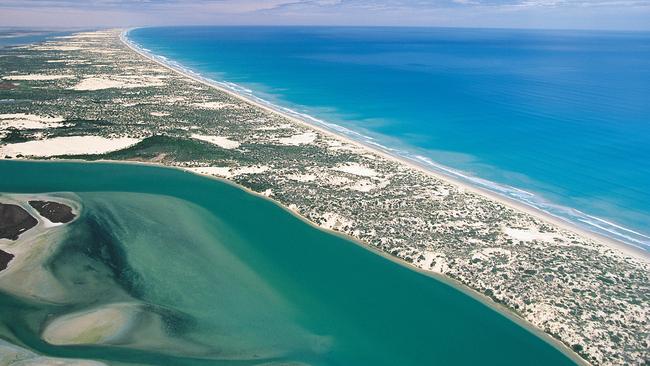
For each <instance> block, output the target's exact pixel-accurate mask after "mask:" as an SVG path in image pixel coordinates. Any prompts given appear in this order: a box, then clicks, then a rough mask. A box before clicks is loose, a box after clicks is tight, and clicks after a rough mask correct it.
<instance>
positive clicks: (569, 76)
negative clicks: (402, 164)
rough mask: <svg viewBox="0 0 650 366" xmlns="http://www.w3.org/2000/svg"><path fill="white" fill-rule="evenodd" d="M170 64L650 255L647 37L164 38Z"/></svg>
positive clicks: (163, 56) (378, 33)
mask: <svg viewBox="0 0 650 366" xmlns="http://www.w3.org/2000/svg"><path fill="white" fill-rule="evenodd" d="M128 38H129V39H130V40H131V41H132V42H133V43H135V44H136V45H138V46H139V47H140V48H142V49H144V50H145V51H147V52H149V53H151V54H154V55H157V57H158V58H159V59H160V60H163V61H165V62H167V63H168V64H170V65H172V66H175V67H178V68H183V69H185V70H187V71H189V72H193V73H195V74H197V75H200V76H201V77H203V78H206V79H210V80H212V81H214V82H215V83H218V84H220V85H222V86H225V87H227V88H229V89H231V90H233V91H235V92H237V93H239V94H241V95H244V96H247V97H249V98H253V99H256V100H257V101H260V102H262V103H266V104H268V105H270V106H272V107H273V108H275V109H278V110H280V111H283V112H285V113H289V114H292V115H294V116H297V117H300V118H303V119H305V120H307V121H309V122H311V123H315V124H319V125H321V126H325V127H327V128H329V129H331V130H334V131H337V132H339V133H343V134H346V135H348V136H349V137H352V138H354V139H357V140H359V141H361V142H364V143H366V144H369V145H373V146H375V147H378V148H380V149H382V150H384V151H387V152H389V153H391V154H394V155H396V156H400V157H404V158H408V159H411V160H412V161H414V162H416V163H418V164H420V165H423V166H425V167H427V168H429V169H431V170H435V171H438V172H442V173H444V174H448V175H450V176H453V177H455V178H457V179H460V180H462V181H464V182H467V183H470V184H473V185H476V186H478V187H481V188H484V189H488V190H490V191H493V192H496V193H499V194H501V195H503V196H506V197H509V198H512V199H515V200H518V201H520V202H522V203H525V204H528V205H530V206H533V207H536V208H538V209H541V210H543V211H545V212H547V213H549V214H552V215H554V216H557V217H559V218H562V219H564V220H567V221H569V222H571V223H574V224H576V225H579V226H581V227H582V228H585V229H588V230H591V231H594V232H597V233H600V234H603V235H606V236H609V237H611V238H615V239H618V240H621V241H623V242H626V243H628V244H631V245H635V246H637V247H641V248H644V249H646V250H650V190H649V189H648V187H650V97H649V96H650V33H648V32H645V33H642V32H609V31H608V32H605V31H550V30H549V31H544V30H505V29H445V28H395V27H161V28H139V29H135V30H132V31H130V32H129V33H128Z"/></svg>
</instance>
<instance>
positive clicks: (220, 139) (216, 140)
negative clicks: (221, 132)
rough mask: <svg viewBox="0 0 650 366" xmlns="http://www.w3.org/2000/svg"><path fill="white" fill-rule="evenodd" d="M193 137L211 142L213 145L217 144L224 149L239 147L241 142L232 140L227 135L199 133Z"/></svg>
mask: <svg viewBox="0 0 650 366" xmlns="http://www.w3.org/2000/svg"><path fill="white" fill-rule="evenodd" d="M192 138H193V139H197V140H201V141H205V142H209V143H211V144H213V145H217V146H219V147H220V148H222V149H236V148H238V147H239V142H238V141H234V140H230V139H229V138H227V137H225V136H210V135H198V134H193V135H192Z"/></svg>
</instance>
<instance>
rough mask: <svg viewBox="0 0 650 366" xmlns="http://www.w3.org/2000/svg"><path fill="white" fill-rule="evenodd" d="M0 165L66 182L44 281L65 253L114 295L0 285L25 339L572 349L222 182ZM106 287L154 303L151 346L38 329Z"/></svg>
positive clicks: (29, 182)
mask: <svg viewBox="0 0 650 366" xmlns="http://www.w3.org/2000/svg"><path fill="white" fill-rule="evenodd" d="M0 174H1V176H2V179H0V192H11V193H44V192H73V193H74V195H75V197H77V199H78V200H79V201H80V202H81V205H82V206H83V209H82V213H81V217H80V218H79V219H78V220H77V221H75V222H74V223H73V224H71V225H70V228H69V229H68V231H67V232H66V234H65V238H64V239H62V241H61V245H60V247H59V251H58V253H56V254H55V255H54V257H53V258H54V259H53V260H52V262H51V263H50V265H51V268H56V269H57V271H55V272H56V273H57V276H58V278H59V279H60V280H63V279H69V278H71V277H70V276H72V274H78V273H79V272H78V271H77V270H76V268H77V267H75V266H84V265H86V264H88V263H91V264H92V263H95V262H102V265H103V266H105V267H106V268H111V273H112V274H110V275H109V276H107V277H106V281H105V282H101V281H99V282H97V283H96V284H88V283H86V284H85V285H84V286H85V287H84V288H85V294H88V296H90V297H92V296H94V295H92V294H93V291H94V290H93V288H95V289H98V288H105V287H106V286H108V287H106V288H109V287H110V288H111V290H110V291H113V292H111V293H113V294H115V295H114V298H110V297H107V296H105V297H101V296H99V295H97V296H98V297H97V298H96V299H90V300H93V301H91V302H92V305H89V303H88V302H83V301H82V302H78V303H77V304H76V305H70V304H68V305H66V306H58V305H52V304H47V305H45V304H34V303H29V304H28V303H26V302H25V301H24V300H21V299H18V298H14V297H12V296H10V295H9V294H2V295H0V323H1V324H2V325H4V326H0V338H3V339H8V340H12V341H14V342H20V343H23V344H25V345H26V346H28V347H29V348H32V349H34V350H36V351H38V352H40V353H44V354H47V355H52V356H60V357H75V358H92V359H98V360H103V361H105V362H108V363H119V364H129V363H136V362H137V363H138V364H152V365H153V364H155V365H252V364H263V363H264V364H276V365H280V364H292V365H293V364H296V365H302V364H307V365H354V364H360V365H370V364H373V365H451V364H453V365H522V364H526V365H570V364H574V361H572V360H571V359H570V358H569V357H568V356H567V355H565V354H564V353H563V352H561V351H560V350H558V348H556V347H555V346H554V345H551V344H550V343H549V342H547V340H545V339H542V338H540V337H539V336H538V335H537V334H535V333H533V332H531V331H530V330H529V329H527V328H524V327H523V326H521V325H520V324H518V323H517V322H514V321H513V320H511V319H510V318H508V317H506V316H504V315H503V314H502V313H501V312H499V311H496V310H495V309H494V308H492V307H489V306H487V305H486V304H484V303H483V302H481V301H479V300H477V299H476V298H475V297H474V296H470V295H469V294H468V293H466V292H464V291H461V290H459V289H458V288H456V287H455V286H452V285H450V284H448V283H445V282H443V281H441V280H439V279H436V278H433V277H430V276H427V275H425V274H423V273H420V272H417V271H415V270H412V269H410V268H407V267H406V266H405V265H403V264H401V263H397V262H395V261H393V260H391V259H388V258H386V257H384V256H381V255H378V254H376V253H374V252H372V251H370V250H368V249H367V248H364V247H363V246H362V245H357V244H356V243H354V242H352V241H351V240H349V239H347V238H345V237H342V236H340V235H335V234H332V233H330V232H326V231H323V230H320V229H317V228H316V227H314V226H312V225H310V224H308V223H306V222H305V221H303V220H301V219H299V218H298V217H296V216H294V215H293V214H291V213H290V212H289V211H287V210H285V209H283V208H282V207H280V206H279V205H277V204H275V203H274V202H272V201H270V200H268V199H265V198H262V197H260V196H257V195H254V194H251V193H249V192H247V191H245V190H243V189H240V188H239V187H236V186H234V185H232V184H230V183H226V182H223V181H219V180H215V179H209V178H205V177H202V176H198V175H195V174H191V173H187V172H184V171H181V170H178V169H170V168H161V167H154V166H147V165H140V164H117V163H76V162H27V161H0ZM100 252H101V253H102V254H97V253H100ZM93 253H95V254H93ZM97 266H99V264H97ZM109 282H110V284H114V285H110V284H108V283H109ZM75 286H77V285H76V284H71V285H70V286H69V287H68V290H70V291H74V289H75V288H77V287H75ZM111 286H113V287H111ZM106 291H108V290H103V291H97V293H98V294H100V293H104V294H106V293H107V292H106ZM123 294H125V295H123ZM77 295H79V294H77ZM120 297H121V298H127V297H131V298H134V299H137V301H139V302H141V303H142V304H146V306H148V307H151V308H155V309H157V310H156V312H157V314H163V315H161V318H162V319H163V322H164V324H165V327H164V329H165V332H163V333H164V334H162V335H161V334H154V333H155V332H151V333H146V334H143V335H141V337H144V336H147V337H149V338H150V339H154V340H157V339H158V340H160V341H159V344H160V345H162V346H161V347H159V348H156V347H154V348H152V347H151V346H146V347H144V346H142V347H139V348H138V347H135V348H136V349H132V348H128V347H115V346H110V347H109V346H52V345H49V344H47V343H45V342H43V341H42V340H41V339H40V337H39V334H38V332H39V329H40V327H41V324H39V323H40V322H41V321H43V320H44V319H45V314H46V313H53V314H65V313H67V312H69V311H71V310H72V308H74V309H75V310H79V308H84V307H90V306H92V307H96V306H98V305H101V304H106V303H111V302H115V301H118V300H119V299H120ZM87 300H88V299H87ZM90 300H88V301H90ZM5 326H6V327H5ZM136 343H137V342H136Z"/></svg>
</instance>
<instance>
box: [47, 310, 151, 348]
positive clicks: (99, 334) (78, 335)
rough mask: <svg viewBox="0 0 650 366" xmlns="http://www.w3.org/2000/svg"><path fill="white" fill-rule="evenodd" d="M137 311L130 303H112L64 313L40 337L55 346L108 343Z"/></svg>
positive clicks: (124, 330)
mask: <svg viewBox="0 0 650 366" xmlns="http://www.w3.org/2000/svg"><path fill="white" fill-rule="evenodd" d="M138 311H139V310H138V307H137V306H135V305H132V304H113V305H108V306H105V307H102V308H98V309H93V310H90V311H84V312H80V313H73V314H69V315H64V316H61V317H59V318H56V319H54V321H53V322H51V323H50V324H48V325H47V327H46V328H45V330H44V331H43V335H42V337H43V340H45V341H46V342H47V343H49V344H54V345H57V346H62V345H75V344H106V343H110V342H111V341H112V340H117V339H118V338H119V337H120V335H123V334H126V333H127V332H128V331H129V328H131V327H132V326H133V321H134V319H135V317H136V315H137V312H138Z"/></svg>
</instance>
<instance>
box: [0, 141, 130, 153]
mask: <svg viewBox="0 0 650 366" xmlns="http://www.w3.org/2000/svg"><path fill="white" fill-rule="evenodd" d="M140 141H141V140H140V139H136V138H129V137H120V138H106V137H101V136H67V137H54V138H51V139H45V140H35V141H28V142H19V143H15V144H8V145H4V146H0V156H13V157H15V156H16V155H23V156H39V157H49V156H57V155H79V154H102V153H107V152H110V151H115V150H121V149H124V148H126V147H129V146H132V145H135V144H137V143H138V142H140Z"/></svg>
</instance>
